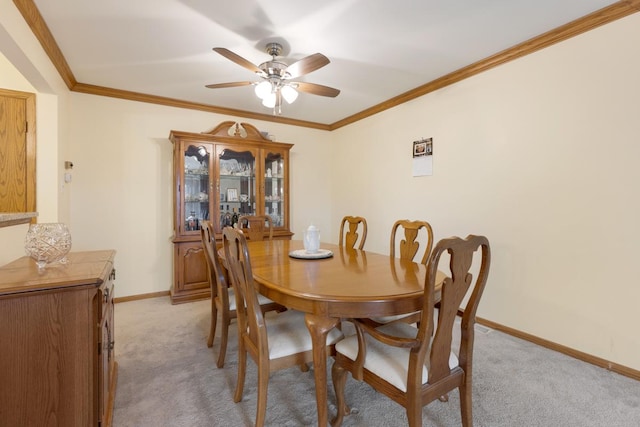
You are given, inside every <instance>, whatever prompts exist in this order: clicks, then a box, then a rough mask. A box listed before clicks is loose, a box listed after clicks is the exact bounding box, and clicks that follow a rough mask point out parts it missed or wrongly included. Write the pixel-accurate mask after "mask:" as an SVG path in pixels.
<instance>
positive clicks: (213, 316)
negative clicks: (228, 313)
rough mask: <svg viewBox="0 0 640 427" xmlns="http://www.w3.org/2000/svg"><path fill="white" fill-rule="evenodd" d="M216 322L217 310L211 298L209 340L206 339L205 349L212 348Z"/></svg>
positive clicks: (213, 299)
mask: <svg viewBox="0 0 640 427" xmlns="http://www.w3.org/2000/svg"><path fill="white" fill-rule="evenodd" d="M217 322H218V309H217V308H216V301H215V298H213V297H212V298H211V329H209V338H208V339H207V347H209V348H211V347H213V340H214V338H215V337H216V324H217Z"/></svg>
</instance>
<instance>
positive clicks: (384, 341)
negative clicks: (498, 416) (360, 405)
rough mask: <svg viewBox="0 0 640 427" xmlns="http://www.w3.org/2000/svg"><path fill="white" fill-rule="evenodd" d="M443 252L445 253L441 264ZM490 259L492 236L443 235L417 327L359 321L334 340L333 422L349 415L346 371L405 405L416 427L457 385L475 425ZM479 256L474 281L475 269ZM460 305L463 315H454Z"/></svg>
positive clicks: (466, 420)
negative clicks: (476, 361)
mask: <svg viewBox="0 0 640 427" xmlns="http://www.w3.org/2000/svg"><path fill="white" fill-rule="evenodd" d="M478 249H480V251H478ZM443 254H446V256H445V257H443V258H442V262H440V260H441V256H442V255H443ZM474 258H476V259H475V260H474ZM490 259H491V255H490V248H489V241H488V240H487V238H486V237H484V236H473V235H470V236H467V238H466V239H461V238H458V237H452V238H448V239H443V240H441V241H439V242H438V244H437V245H436V247H435V248H434V250H433V254H432V255H431V258H430V259H429V262H428V265H427V275H426V280H425V286H424V307H423V309H422V318H421V321H420V323H419V325H420V326H419V327H415V326H413V325H410V324H407V323H402V322H394V323H391V324H386V325H383V326H379V327H371V326H370V325H368V324H366V323H361V322H359V321H357V320H356V321H354V325H355V327H356V334H355V335H352V336H349V337H347V338H345V339H343V340H342V341H340V342H338V343H337V344H336V346H335V351H336V354H335V362H334V364H333V368H332V372H331V373H332V378H333V384H334V389H335V394H336V400H337V408H338V412H337V415H336V418H335V419H334V420H333V422H332V425H333V426H334V427H335V426H340V425H341V424H342V420H343V417H344V415H347V414H348V413H349V408H348V406H347V404H346V401H345V395H344V387H345V383H346V379H347V377H346V373H347V372H351V375H352V377H353V378H354V379H357V380H359V381H364V382H366V383H368V384H369V385H370V386H372V387H373V388H374V389H375V390H377V391H378V392H380V393H383V394H385V395H386V396H388V397H390V398H391V399H393V400H395V401H396V402H398V403H399V404H400V405H402V406H404V407H405V410H406V412H407V418H408V419H409V426H410V427H416V426H421V425H422V407H423V406H424V405H426V404H429V403H430V402H432V401H434V400H436V399H440V400H443V401H446V400H448V393H449V392H450V391H453V390H455V389H458V390H459V393H460V412H461V416H462V425H463V426H465V427H469V426H472V424H473V421H472V413H471V406H472V405H471V395H472V393H471V384H472V374H473V372H472V366H473V342H474V324H475V320H476V310H477V308H478V303H479V302H480V298H481V297H482V293H483V291H484V288H485V285H486V282H487V276H488V274H489V264H490ZM474 261H476V264H477V267H475V268H476V269H477V276H476V278H475V281H474V280H473V274H472V272H471V271H472V269H471V267H472V266H473V265H475V264H474ZM438 270H440V271H442V272H444V273H445V275H446V276H447V277H446V278H445V279H444V281H443V283H442V289H441V295H442V299H441V305H440V308H439V309H438V310H437V312H436V310H435V307H434V304H433V301H434V298H435V297H436V292H435V287H436V275H437V273H438ZM475 271H476V270H475V269H474V270H473V272H475ZM465 297H466V298H468V299H465ZM464 301H466V303H464ZM459 311H462V319H461V321H460V320H458V321H456V317H457V316H456V315H457V314H458V312H459ZM436 313H437V314H436ZM458 324H459V325H460V331H459V334H460V335H459V345H454V344H453V343H454V342H457V339H454V333H455V330H454V328H456V326H457V325H458Z"/></svg>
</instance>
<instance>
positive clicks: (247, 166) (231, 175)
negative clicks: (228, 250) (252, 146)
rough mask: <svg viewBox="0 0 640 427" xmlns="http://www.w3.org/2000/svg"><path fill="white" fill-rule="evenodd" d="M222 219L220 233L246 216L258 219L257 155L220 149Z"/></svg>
mask: <svg viewBox="0 0 640 427" xmlns="http://www.w3.org/2000/svg"><path fill="white" fill-rule="evenodd" d="M217 154H218V173H219V179H220V181H219V184H218V186H217V187H218V190H219V193H220V194H219V202H220V203H219V207H220V211H219V215H218V218H217V224H216V231H217V232H221V231H222V229H223V228H224V227H233V226H235V225H236V224H237V223H238V218H239V217H240V216H242V215H256V200H257V194H256V153H255V152H254V151H252V150H247V151H237V150H233V149H230V148H227V147H218V149H217Z"/></svg>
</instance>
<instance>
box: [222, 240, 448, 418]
mask: <svg viewBox="0 0 640 427" xmlns="http://www.w3.org/2000/svg"><path fill="white" fill-rule="evenodd" d="M248 248H249V257H250V260H251V268H252V272H253V278H254V281H255V282H256V283H257V285H258V287H259V291H260V293H261V294H263V295H265V296H266V297H268V298H270V299H271V300H273V301H276V302H278V303H280V304H282V305H284V306H285V307H288V308H292V309H295V310H299V311H302V312H304V313H305V322H306V326H307V328H308V329H309V333H310V334H311V338H312V343H313V366H314V375H315V384H316V402H317V408H318V409H317V410H318V425H319V426H326V425H327V423H328V401H327V355H326V351H325V346H326V338H327V333H328V332H329V331H330V330H331V329H332V328H334V327H336V326H337V325H338V324H339V322H340V320H341V319H348V318H371V317H379V316H390V315H398V314H405V313H412V312H415V311H418V310H421V309H422V306H423V302H424V301H423V300H424V292H423V289H424V281H425V277H426V266H425V265H422V264H418V263H415V262H412V261H406V260H400V259H398V258H392V257H390V256H389V255H383V254H378V253H373V252H367V251H363V250H358V249H346V248H344V247H341V246H337V245H333V244H328V243H322V244H321V245H320V248H321V249H322V250H328V251H331V252H332V254H333V256H331V257H328V258H323V259H298V258H293V257H290V256H289V253H290V252H292V251H300V250H301V249H303V243H302V241H297V240H271V241H269V240H265V241H253V242H251V241H249V242H248ZM219 253H220V255H221V257H222V258H223V260H224V250H222V249H221V250H220V251H219ZM438 281H441V280H440V279H438Z"/></svg>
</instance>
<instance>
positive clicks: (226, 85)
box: [205, 82, 253, 89]
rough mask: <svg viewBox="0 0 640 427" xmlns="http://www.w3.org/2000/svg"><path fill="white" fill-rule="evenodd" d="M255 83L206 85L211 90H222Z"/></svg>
mask: <svg viewBox="0 0 640 427" xmlns="http://www.w3.org/2000/svg"><path fill="white" fill-rule="evenodd" d="M252 84H253V82H231V83H216V84H212V85H206V86H205V87H208V88H209V89H220V88H223V87H236V86H249V85H252Z"/></svg>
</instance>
